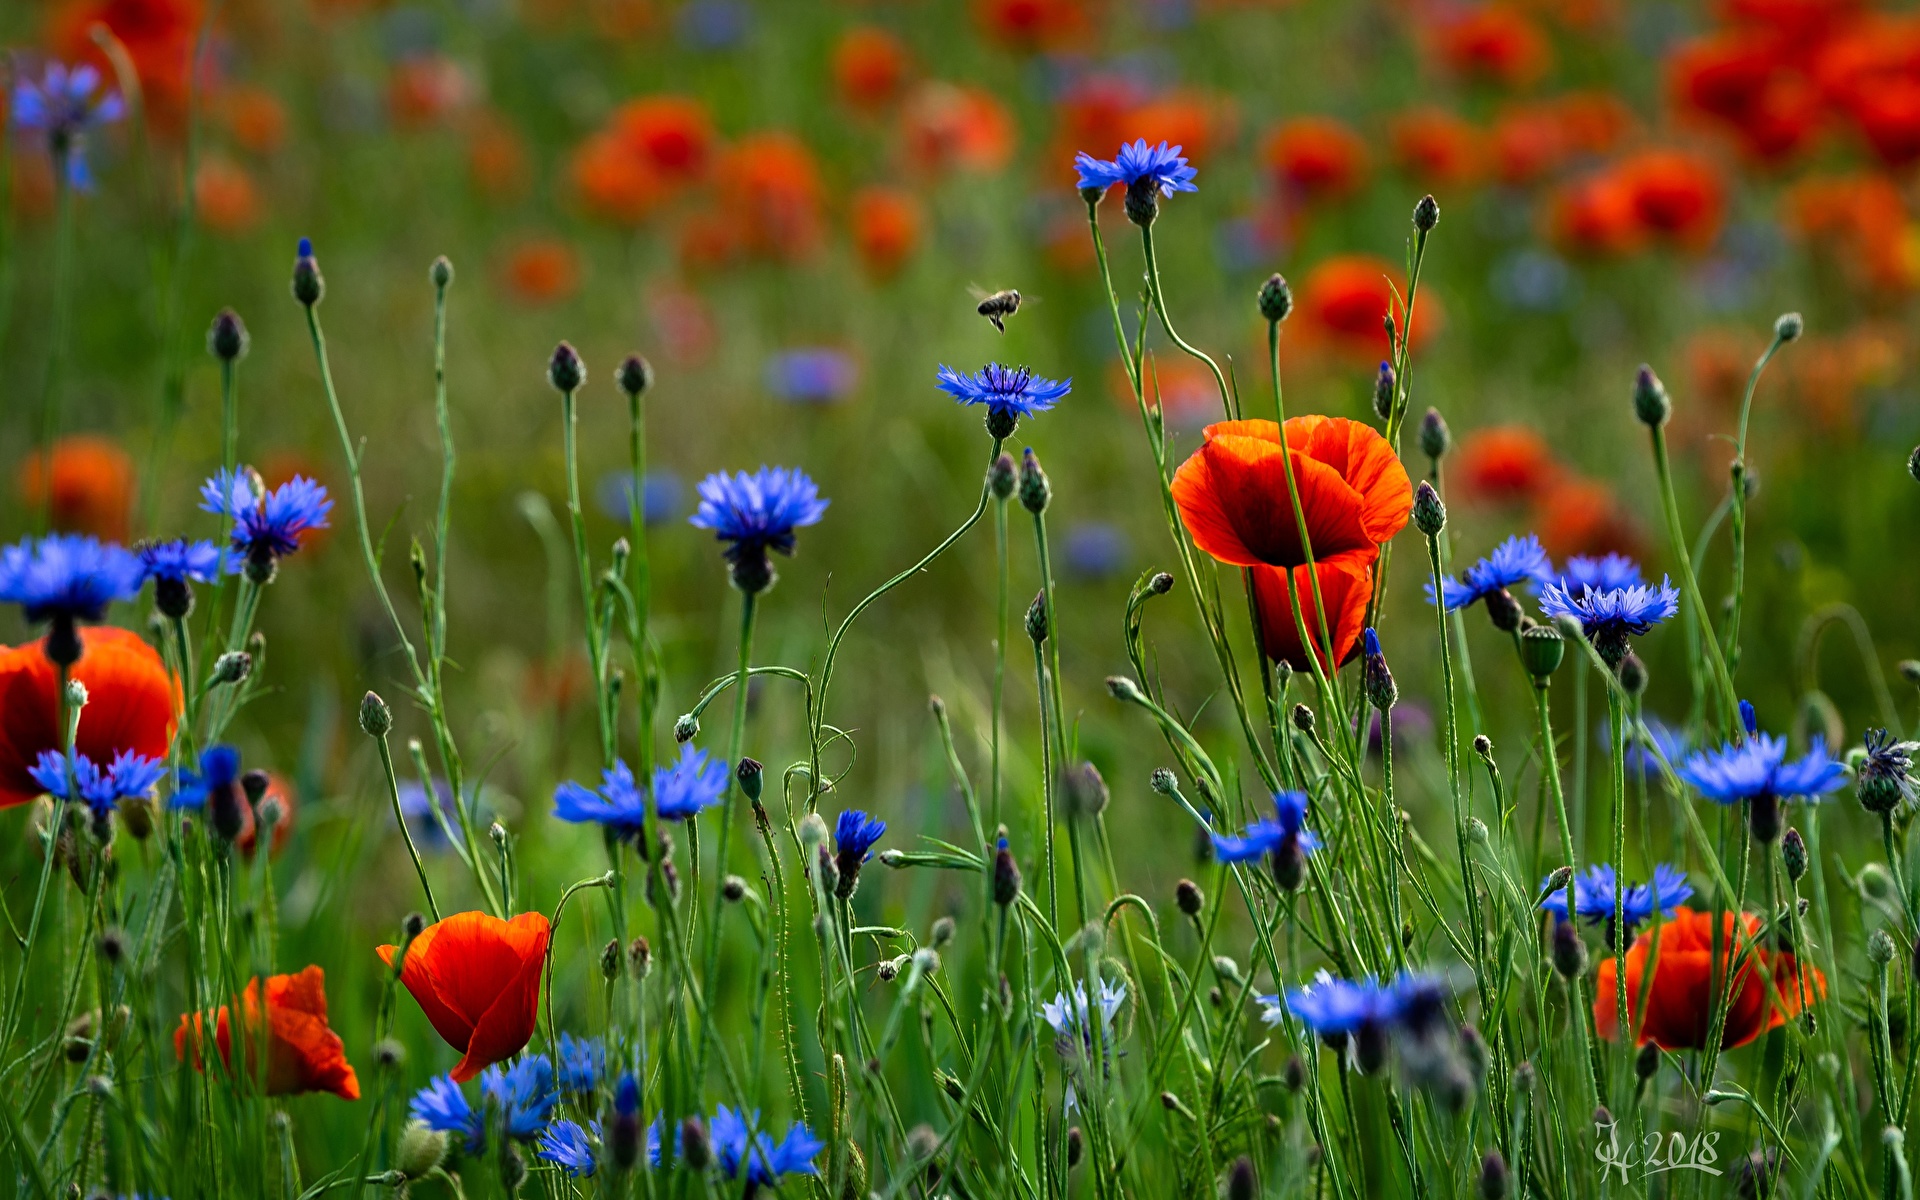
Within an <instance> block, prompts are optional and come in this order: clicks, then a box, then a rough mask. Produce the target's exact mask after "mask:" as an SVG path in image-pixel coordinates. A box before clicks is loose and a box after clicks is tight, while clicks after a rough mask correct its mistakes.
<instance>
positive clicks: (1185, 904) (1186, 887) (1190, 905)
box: [1173, 879, 1207, 917]
mask: <svg viewBox="0 0 1920 1200" xmlns="http://www.w3.org/2000/svg"><path fill="white" fill-rule="evenodd" d="M1206 902H1207V898H1206V895H1205V893H1203V892H1202V891H1201V890H1200V885H1199V884H1197V883H1195V882H1194V881H1193V880H1191V879H1182V880H1181V881H1180V882H1179V883H1176V884H1174V885H1173V903H1174V906H1175V907H1176V908H1178V909H1179V910H1180V911H1181V912H1182V913H1184V914H1185V915H1187V916H1189V917H1197V916H1199V915H1200V910H1201V908H1203V907H1205V905H1206Z"/></svg>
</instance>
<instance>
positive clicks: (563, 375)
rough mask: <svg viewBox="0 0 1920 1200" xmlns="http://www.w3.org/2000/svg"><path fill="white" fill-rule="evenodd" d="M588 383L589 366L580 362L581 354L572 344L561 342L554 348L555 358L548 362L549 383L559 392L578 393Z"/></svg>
mask: <svg viewBox="0 0 1920 1200" xmlns="http://www.w3.org/2000/svg"><path fill="white" fill-rule="evenodd" d="M586 381H587V364H586V363H584V362H581V361H580V352H579V351H578V350H575V349H574V348H573V346H572V344H571V343H568V342H561V343H560V344H559V345H558V346H555V347H554V348H553V357H552V358H549V359H548V360H547V382H548V383H550V384H552V385H553V389H554V390H555V391H557V392H577V391H579V390H580V385H581V384H583V383H585V382H586Z"/></svg>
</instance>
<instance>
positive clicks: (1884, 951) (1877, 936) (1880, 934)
mask: <svg viewBox="0 0 1920 1200" xmlns="http://www.w3.org/2000/svg"><path fill="white" fill-rule="evenodd" d="M1893 952H1894V947H1893V938H1892V937H1891V936H1890V935H1889V934H1888V933H1887V931H1886V930H1884V929H1876V930H1874V931H1873V933H1872V935H1870V936H1869V937H1868V938H1867V958H1868V959H1869V960H1870V961H1871V962H1872V963H1873V964H1874V965H1876V966H1881V967H1884V966H1886V965H1887V964H1888V963H1890V962H1892V961H1893Z"/></svg>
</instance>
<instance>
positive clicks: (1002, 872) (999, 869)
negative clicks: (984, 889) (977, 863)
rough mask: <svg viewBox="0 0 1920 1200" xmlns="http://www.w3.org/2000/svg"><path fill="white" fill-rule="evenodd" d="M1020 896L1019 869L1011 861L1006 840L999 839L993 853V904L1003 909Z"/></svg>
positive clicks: (1011, 852) (1010, 853)
mask: <svg viewBox="0 0 1920 1200" xmlns="http://www.w3.org/2000/svg"><path fill="white" fill-rule="evenodd" d="M1019 895H1020V867H1019V865H1018V864H1017V863H1015V862H1014V861H1013V851H1011V850H1009V849H1007V839H1006V838H1004V837H1003V838H1001V839H1000V846H999V848H998V849H996V850H995V851H994V852H993V902H994V903H995V904H998V905H999V906H1000V907H1002V908H1005V907H1006V906H1007V905H1009V904H1012V903H1013V902H1014V900H1015V899H1017V898H1018V897H1019Z"/></svg>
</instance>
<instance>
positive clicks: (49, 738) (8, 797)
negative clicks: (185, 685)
mask: <svg viewBox="0 0 1920 1200" xmlns="http://www.w3.org/2000/svg"><path fill="white" fill-rule="evenodd" d="M80 644H81V648H82V649H81V654H80V661H79V662H78V663H75V664H74V667H73V677H74V678H75V679H77V680H79V681H80V682H81V683H82V684H83V685H85V687H86V689H87V707H86V711H85V713H84V715H83V716H82V718H81V721H80V733H79V736H78V737H77V738H76V739H75V745H74V748H75V749H76V750H78V751H79V752H80V753H81V754H84V755H86V756H87V757H88V758H90V759H92V760H93V761H94V762H96V763H106V762H112V761H113V758H114V756H115V755H117V754H119V753H121V752H122V751H125V750H131V751H133V752H134V753H136V754H144V755H146V756H147V757H149V758H165V757H166V755H167V750H168V747H169V746H170V745H171V744H172V742H173V726H174V714H175V713H176V712H177V711H178V707H179V685H178V683H177V681H175V680H174V679H173V678H172V677H171V676H170V675H169V674H168V672H167V667H166V664H165V663H164V662H162V661H161V660H160V655H159V654H158V653H156V652H155V651H154V649H153V647H152V646H149V645H148V644H147V643H146V642H145V641H144V640H143V639H142V638H141V637H140V636H139V635H138V634H136V633H132V632H130V631H128V630H125V629H115V628H113V627H112V626H109V625H94V626H90V627H88V628H84V629H82V630H81V631H80ZM59 680H60V676H59V672H58V671H56V670H55V669H54V665H53V664H52V663H51V662H49V661H48V660H47V654H46V650H45V649H44V643H42V642H29V643H27V644H26V645H24V646H14V647H12V648H0V808H8V807H11V806H13V805H15V804H25V803H26V802H27V801H29V800H33V799H35V798H36V797H38V796H39V795H40V794H41V793H42V792H44V791H45V790H46V789H45V788H42V787H41V786H40V785H39V784H37V783H35V782H34V781H33V777H32V776H30V775H28V774H27V769H28V768H29V767H31V766H32V765H33V763H34V761H35V760H36V759H38V758H39V757H40V754H41V752H42V751H45V750H57V749H59V748H60V745H61V739H60V738H58V737H56V736H55V730H56V728H57V726H58V717H57V715H56V711H55V704H56V702H57V692H58V689H59V686H60V683H59Z"/></svg>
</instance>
